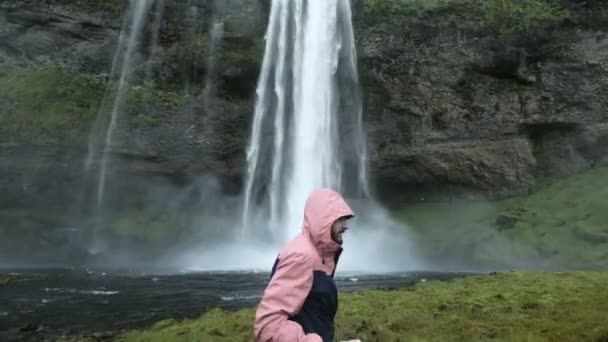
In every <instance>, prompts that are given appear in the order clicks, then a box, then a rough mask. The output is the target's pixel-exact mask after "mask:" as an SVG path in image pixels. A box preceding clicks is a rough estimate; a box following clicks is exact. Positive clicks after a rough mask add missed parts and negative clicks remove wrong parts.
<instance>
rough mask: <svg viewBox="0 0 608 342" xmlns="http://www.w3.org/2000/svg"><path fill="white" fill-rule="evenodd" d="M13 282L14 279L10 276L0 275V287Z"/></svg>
mask: <svg viewBox="0 0 608 342" xmlns="http://www.w3.org/2000/svg"><path fill="white" fill-rule="evenodd" d="M14 281H15V278H13V277H11V276H10V275H6V274H0V286H6V285H10V284H11V283H12V282H14Z"/></svg>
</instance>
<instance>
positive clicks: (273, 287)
mask: <svg viewBox="0 0 608 342" xmlns="http://www.w3.org/2000/svg"><path fill="white" fill-rule="evenodd" d="M279 258H280V259H279V263H278V265H277V268H276V271H275V273H274V275H273V277H272V279H271V280H270V283H269V284H268V287H267V288H266V290H265V291H264V295H263V297H262V301H261V302H260V304H259V305H258V308H257V311H256V318H255V324H254V332H255V336H256V341H258V342H270V341H272V342H322V339H321V337H320V336H319V335H317V334H305V333H304V330H303V329H302V326H300V324H298V323H296V322H293V321H290V320H289V317H291V316H293V315H295V314H297V313H298V312H299V311H300V309H301V308H302V305H303V304H304V301H305V300H306V297H308V294H309V292H310V289H311V288H312V283H313V268H312V262H311V261H310V260H309V257H307V256H306V255H302V254H287V255H285V256H280V257H279Z"/></svg>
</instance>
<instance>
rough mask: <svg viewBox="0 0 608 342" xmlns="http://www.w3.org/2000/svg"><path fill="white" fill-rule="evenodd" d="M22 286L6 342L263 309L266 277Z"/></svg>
mask: <svg viewBox="0 0 608 342" xmlns="http://www.w3.org/2000/svg"><path fill="white" fill-rule="evenodd" d="M2 273H5V274H11V275H12V276H13V277H15V279H16V281H15V282H13V283H11V284H10V285H8V286H5V287H1V288H0V340H2V341H24V340H33V341H34V340H37V341H39V340H44V339H45V338H47V339H51V340H52V339H54V338H57V337H61V336H78V335H83V334H93V333H102V334H103V333H107V334H111V333H112V332H117V331H120V330H125V329H136V328H146V327H149V326H151V325H153V324H154V323H155V322H157V321H160V320H163V319H168V318H175V319H182V318H195V317H199V316H200V315H201V314H203V313H204V312H205V311H207V310H209V309H211V308H218V307H219V308H223V309H227V310H235V309H240V308H245V307H253V306H255V305H256V304H257V302H258V301H259V299H260V296H261V294H262V292H263V289H264V287H265V285H266V283H267V281H268V276H269V274H268V273H266V272H245V271H244V272H213V273H210V272H193V271H191V270H185V271H182V272H174V271H173V272H166V271H162V270H158V271H154V272H141V271H138V270H129V269H125V270H117V269H112V270H110V269H105V270H104V269H27V270H2ZM466 275H467V274H465V273H443V272H420V271H412V272H403V273H389V274H355V273H351V274H348V273H343V274H339V275H337V277H336V282H337V285H338V288H339V290H340V291H358V290H364V289H393V288H400V287H404V286H409V285H413V284H415V283H418V282H421V281H427V280H448V279H453V278H456V277H461V276H466Z"/></svg>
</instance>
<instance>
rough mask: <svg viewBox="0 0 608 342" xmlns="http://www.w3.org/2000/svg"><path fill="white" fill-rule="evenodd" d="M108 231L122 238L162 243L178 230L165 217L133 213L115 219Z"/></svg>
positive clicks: (108, 226)
mask: <svg viewBox="0 0 608 342" xmlns="http://www.w3.org/2000/svg"><path fill="white" fill-rule="evenodd" d="M106 229H107V230H109V231H112V232H114V233H117V234H120V235H122V236H127V237H134V238H137V239H140V240H145V241H149V242H161V241H163V240H165V239H168V238H171V236H172V235H175V233H176V230H177V229H178V228H177V227H175V224H174V223H172V222H171V221H170V220H169V219H168V218H167V217H165V216H163V215H160V214H158V215H154V214H152V213H148V212H145V211H131V212H128V213H123V214H121V215H117V216H116V217H114V218H113V219H112V220H111V221H110V222H109V224H108V225H107V227H106Z"/></svg>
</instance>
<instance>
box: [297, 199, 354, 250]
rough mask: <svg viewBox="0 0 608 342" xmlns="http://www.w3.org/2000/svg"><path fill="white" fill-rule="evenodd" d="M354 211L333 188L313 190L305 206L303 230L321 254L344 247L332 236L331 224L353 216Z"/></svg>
mask: <svg viewBox="0 0 608 342" xmlns="http://www.w3.org/2000/svg"><path fill="white" fill-rule="evenodd" d="M353 216H354V214H353V211H352V210H351V208H350V207H349V206H348V204H346V201H345V200H344V198H342V196H341V195H340V194H338V193H337V192H336V191H334V190H331V189H319V190H316V191H315V192H313V193H312V194H311V195H310V197H309V198H308V201H307V202H306V207H305V208H304V226H303V228H302V232H303V233H304V234H306V235H308V236H309V237H310V239H311V240H312V242H313V244H314V245H315V247H316V248H317V251H319V253H320V254H323V253H324V252H326V251H327V252H336V251H338V250H340V249H341V248H342V247H341V246H340V244H338V243H337V242H335V241H333V240H332V238H331V226H332V224H333V223H334V222H335V221H336V220H338V219H339V218H341V217H353Z"/></svg>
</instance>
